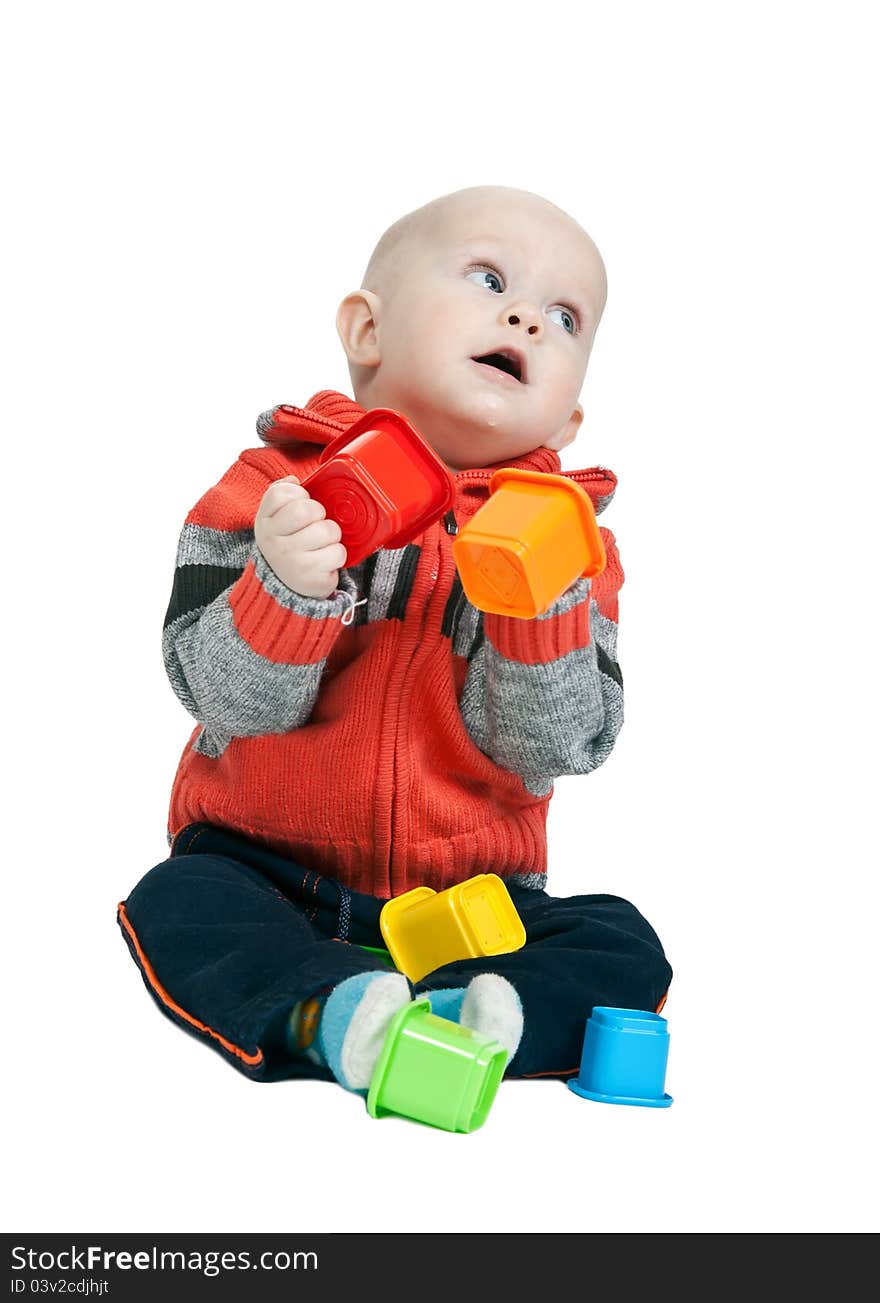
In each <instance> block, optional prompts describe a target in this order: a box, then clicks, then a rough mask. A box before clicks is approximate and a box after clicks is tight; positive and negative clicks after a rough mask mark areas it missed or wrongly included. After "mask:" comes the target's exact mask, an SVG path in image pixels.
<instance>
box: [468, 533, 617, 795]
mask: <svg viewBox="0 0 880 1303" xmlns="http://www.w3.org/2000/svg"><path fill="white" fill-rule="evenodd" d="M601 533H602V537H603V540H604V542H605V550H606V555H607V564H606V567H605V570H604V571H603V572H602V574H601V575H598V576H597V577H596V578H595V579H593V580H590V579H578V580H576V581H575V582H574V583H573V584H572V585H571V587H570V588H568V589H567V591H566V592H565V593H563V594H562V596H561V597H559V598H558V599H557V600H556V602H554V604H553V605H552V606H551V607H550V608H549V610H547V611H545V612H544V613H543V614H542V615H539V616H537V617H536V618H535V619H531V620H523V619H520V618H517V617H514V616H507V615H494V614H491V613H488V612H487V613H485V614H484V615H483V631H484V637H483V640H482V643H481V644H480V645H479V649H478V651H477V652H476V654H475V655H474V656H473V657H472V660H471V663H470V665H469V668H468V672H467V676H466V678H465V682H464V687H463V689H462V695H461V701H460V703H459V704H460V709H461V713H462V717H463V719H464V723H465V727H466V728H467V730H468V732H469V734H470V735H471V737H472V739H473V740H474V742H475V743H476V745H477V746H478V747H479V748H480V749H481V750H482V751H484V752H485V753H486V754H487V755H488V756H490V757H491V759H493V760H494V761H495V763H496V764H499V765H501V766H502V767H503V768H505V769H509V770H511V771H512V772H513V773H517V774H519V775H520V776H521V778H522V779H523V781H524V783H525V784H526V786H527V787H528V788H529V790H531V791H534V792H535V793H536V794H539V795H542V794H545V793H546V792H547V791H548V790H549V788H550V786H551V785H552V783H553V780H554V778H558V777H559V776H560V775H562V774H585V773H589V772H590V771H591V770H593V769H596V768H597V767H598V766H599V765H600V764H602V762H603V760H605V759H607V757H608V755H609V754H610V752H611V749H612V747H613V746H614V743H615V741H616V739H617V735H618V733H619V732H620V729H621V725H622V724H623V678H622V676H621V673H620V667H619V665H618V663H617V614H618V603H617V594H618V592H619V590H620V587H621V585H622V583H623V577H624V576H623V570H622V569H621V565H620V559H619V556H618V553H617V547H616V545H615V541H614V536H613V534H611V532H610V531H609V530H606V529H603V530H602V531H601Z"/></svg>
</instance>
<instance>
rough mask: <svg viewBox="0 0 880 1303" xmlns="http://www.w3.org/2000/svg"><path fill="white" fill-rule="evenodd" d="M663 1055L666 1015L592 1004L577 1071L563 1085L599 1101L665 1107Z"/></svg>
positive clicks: (667, 1098) (668, 1098)
mask: <svg viewBox="0 0 880 1303" xmlns="http://www.w3.org/2000/svg"><path fill="white" fill-rule="evenodd" d="M668 1055H669V1033H668V1031H667V1029H666V1019H665V1018H661V1017H660V1015H659V1014H658V1013H648V1012H646V1011H645V1010H644V1009H612V1008H609V1007H607V1006H603V1005H597V1007H596V1008H595V1009H594V1010H593V1012H592V1013H591V1014H590V1016H589V1018H588V1019H587V1026H586V1030H585V1032H584V1048H583V1053H582V1055H581V1068H580V1075H579V1076H578V1077H576V1078H575V1079H574V1080H573V1081H569V1083H568V1088H569V1090H573V1091H574V1093H575V1094H576V1095H580V1096H581V1097H582V1098H583V1099H595V1100H598V1101H599V1102H600V1103H601V1104H638V1105H640V1106H641V1107H643V1108H669V1105H670V1104H671V1103H672V1096H671V1095H667V1094H665V1092H664V1087H665V1085H666V1060H667V1058H668Z"/></svg>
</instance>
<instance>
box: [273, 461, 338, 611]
mask: <svg viewBox="0 0 880 1303" xmlns="http://www.w3.org/2000/svg"><path fill="white" fill-rule="evenodd" d="M326 517H327V513H326V511H325V510H324V507H323V506H322V505H321V503H320V502H316V501H315V499H314V498H312V497H310V496H309V491H308V489H304V488H303V486H302V485H301V484H300V482H299V480H298V479H297V478H296V476H295V475H287V476H285V478H284V479H283V480H276V481H275V483H274V484H270V485H269V487H268V489H267V490H266V492H265V493H264V494H263V500H262V502H261V503H260V507H259V510H258V512H257V516H256V520H255V521H254V537H255V538H256V541H257V547H258V548H259V549H260V551H261V552H262V554H263V556H264V557H265V558H266V560H267V561H268V563H269V565H270V566H271V567H272V569H273V570H274V572H275V574H276V575H277V576H278V578H279V579H280V580H281V582H282V583H283V584H286V585H287V587H288V588H290V589H292V590H293V592H295V593H299V594H300V596H301V597H329V596H330V595H331V593H333V591H334V590H335V588H336V585H337V582H338V580H339V567H340V566H344V565H345V558H346V555H347V553H346V550H345V547H344V545H343V544H342V543H340V542H339V540H340V539H341V538H342V530H341V529H340V528H339V526H338V525H337V523H336V521H335V520H328V519H327V518H326Z"/></svg>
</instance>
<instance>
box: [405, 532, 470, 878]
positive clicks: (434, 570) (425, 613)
mask: <svg viewBox="0 0 880 1303" xmlns="http://www.w3.org/2000/svg"><path fill="white" fill-rule="evenodd" d="M443 523H444V525H445V527H446V531H447V533H457V532H458V524H457V522H456V520H455V514H454V512H453V511H452V510H450V511H448V512H447V513H446V515H445V516H444V518H443ZM442 537H443V536H442V534H440V532H439V531H438V532H437V534H435V535H434V539H435V540H436V545H435V546H436V550H435V548H434V547H432V552H433V555H432V557H431V560H430V566H431V570H430V576H429V578H430V586H429V588H428V591H427V593H426V594H425V599H424V602H423V604H422V612H421V615H422V618H421V620H420V621H419V628H418V633H417V635H416V639H415V643H414V646H413V649H412V651H411V653H410V656H409V659H408V660H407V663H406V668H405V669H404V671H403V673H402V675H401V677H400V679H399V680H398V685H399V686H398V693H397V703H396V704H397V718H396V722H395V726H394V727H395V742H394V751H393V768H392V784H391V812H390V813H391V827H390V835H389V839H388V896H389V899H390V898H392V897H393V896H394V887H395V884H394V869H395V864H394V829H395V824H396V817H397V805H398V802H397V799H396V795H395V794H396V791H397V757H398V755H399V754H400V748H399V747H398V744H397V733H398V731H399V729H400V719H401V714H402V708H401V703H402V700H403V696H404V688H405V685H406V683H407V682H408V681H409V676H410V671H411V670H412V667H413V665H414V664H415V662H416V661H417V660H418V659H419V652H420V650H421V649H422V647H423V646H424V636H423V635H424V629H425V626H426V625H427V623H428V617H429V615H430V608H431V607H432V606H433V603H434V599H435V596H436V591H437V582H438V580H439V577H440V571H441V569H442V568H443V544H442V542H441V539H442ZM432 541H433V540H432ZM426 542H427V538H426ZM423 546H424V545H423ZM447 596H448V594H447ZM443 600H444V601H445V600H446V599H445V597H444V599H443Z"/></svg>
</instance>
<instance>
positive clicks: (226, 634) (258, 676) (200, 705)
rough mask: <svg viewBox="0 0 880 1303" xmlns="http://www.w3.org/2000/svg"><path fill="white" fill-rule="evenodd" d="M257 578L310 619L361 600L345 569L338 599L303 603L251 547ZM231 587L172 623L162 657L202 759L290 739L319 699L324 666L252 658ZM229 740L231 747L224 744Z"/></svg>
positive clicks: (165, 635) (339, 612) (336, 612)
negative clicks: (192, 722)
mask: <svg viewBox="0 0 880 1303" xmlns="http://www.w3.org/2000/svg"><path fill="white" fill-rule="evenodd" d="M253 555H254V560H255V564H256V570H257V573H258V574H262V575H264V576H265V578H264V579H263V582H264V585H265V587H266V589H267V591H269V592H270V593H271V595H272V596H273V597H274V598H275V600H276V601H278V602H279V603H280V604H281V605H282V606H285V607H286V608H287V609H288V610H292V611H295V612H297V613H298V614H300V615H304V616H310V617H313V618H320V617H327V616H329V617H331V618H337V619H338V618H340V617H341V616H342V615H343V613H344V612H345V611H346V610H347V609H348V607H349V606H350V601H349V600H348V599H347V598H346V596H345V594H346V593H351V594H353V595H354V596H356V595H357V590H356V586H355V584H354V581H353V580H352V579H351V578H350V577H349V576H348V575H347V574H346V572H345V571H344V570H342V571H340V574H339V583H338V587H339V590H340V591H339V592H338V593H336V594H335V595H334V596H333V597H329V598H313V597H302V596H300V594H299V593H294V592H292V591H291V590H290V589H289V588H287V587H286V585H284V584H282V583H281V581H280V580H279V579H278V578H277V576H276V575H275V574H274V573H273V571H272V570H271V569H270V567H269V565H268V564H267V563H266V561H265V560H264V559H263V557H262V554H261V553H260V552H259V550H258V549H257V548H256V547H254V548H253ZM231 588H232V585H231V584H230V586H229V588H226V589H225V590H224V591H223V592H222V593H220V594H219V596H218V597H216V598H215V599H214V601H212V602H211V603H210V604H209V605H208V606H202V607H198V608H196V609H195V610H192V611H187V612H186V613H185V614H183V615H181V616H180V617H178V619H176V620H174V621H172V622H171V623H170V624H169V625H168V626H167V627H166V629H165V631H164V633H163V636H162V652H163V657H164V660H165V668H166V671H167V673H168V678H169V680H170V682H171V686H172V687H173V689H174V691H175V693H176V694H177V696H178V698H179V699H180V701H181V702H182V703H183V705H184V706H185V708H186V709H187V710H188V711H189V713H190V714H191V715H192V716H193V717H194V718H195V719H196V720H198V722H199V723H200V724H203V725H205V726H206V730H207V731H206V733H205V735H204V737H203V738H201V739H199V741H200V746H199V749H200V750H202V751H203V753H204V754H205V755H208V754H210V751H209V750H208V748H209V747H210V748H213V749H216V748H218V747H220V746H221V745H223V746H224V748H225V745H226V744H227V743H228V738H229V737H258V736H260V735H261V734H264V733H286V732H289V731H290V729H293V728H298V727H300V726H301V725H302V724H304V723H305V722H306V720H307V719H308V717H309V715H310V714H311V712H312V710H313V709H314V705H315V701H316V699H317V695H318V687H319V684H320V681H321V675H322V673H323V670H324V666H325V665H326V663H327V662H326V659H323V660H320V661H316V662H314V663H311V664H307V665H286V664H276V663H275V662H274V661H271V660H269V659H268V658H267V657H265V656H261V655H259V653H258V652H255V651H254V650H253V649H252V648H251V647H250V646H249V645H248V643H247V642H245V640H244V639H243V638H242V637H241V635H240V634H239V632H238V630H237V629H236V627H235V622H234V619H233V614H232V609H231V607H230V605H229V592H230V589H231ZM224 737H225V738H226V739H227V742H224V741H223V739H224Z"/></svg>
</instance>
